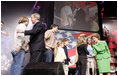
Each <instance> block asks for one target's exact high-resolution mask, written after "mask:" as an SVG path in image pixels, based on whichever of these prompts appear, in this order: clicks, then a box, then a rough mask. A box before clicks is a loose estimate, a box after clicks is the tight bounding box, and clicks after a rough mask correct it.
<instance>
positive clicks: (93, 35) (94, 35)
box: [91, 33, 100, 40]
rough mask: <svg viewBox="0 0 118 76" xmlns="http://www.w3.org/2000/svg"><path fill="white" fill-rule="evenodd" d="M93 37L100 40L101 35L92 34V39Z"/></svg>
mask: <svg viewBox="0 0 118 76" xmlns="http://www.w3.org/2000/svg"><path fill="white" fill-rule="evenodd" d="M93 37H96V38H98V40H100V35H99V34H98V33H94V34H92V37H91V38H93Z"/></svg>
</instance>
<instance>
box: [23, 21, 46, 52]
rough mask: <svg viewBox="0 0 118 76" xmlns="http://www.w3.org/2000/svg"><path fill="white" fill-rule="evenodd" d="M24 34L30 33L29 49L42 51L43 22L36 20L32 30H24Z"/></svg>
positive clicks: (43, 45) (43, 48) (43, 46)
mask: <svg viewBox="0 0 118 76" xmlns="http://www.w3.org/2000/svg"><path fill="white" fill-rule="evenodd" d="M24 33H25V35H30V42H29V46H30V51H44V50H45V44H44V33H45V28H44V26H43V24H41V23H40V22H37V23H36V24H35V25H34V26H33V28H32V30H26V31H25V32H24Z"/></svg>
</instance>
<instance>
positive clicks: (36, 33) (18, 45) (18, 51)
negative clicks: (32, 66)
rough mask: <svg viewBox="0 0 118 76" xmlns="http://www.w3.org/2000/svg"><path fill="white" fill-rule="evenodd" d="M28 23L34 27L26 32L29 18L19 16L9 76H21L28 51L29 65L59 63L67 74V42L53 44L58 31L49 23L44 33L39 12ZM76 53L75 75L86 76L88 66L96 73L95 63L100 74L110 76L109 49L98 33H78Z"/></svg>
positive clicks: (61, 41)
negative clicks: (87, 35) (89, 34)
mask: <svg viewBox="0 0 118 76" xmlns="http://www.w3.org/2000/svg"><path fill="white" fill-rule="evenodd" d="M31 21H32V23H33V24H34V26H33V28H32V29H31V30H26V27H27V26H28V24H29V19H28V18H27V17H25V16H22V17H20V18H19V20H18V25H17V27H16V29H15V35H14V45H13V49H12V52H11V54H12V56H13V62H12V64H11V70H10V71H11V75H20V74H22V71H23V68H24V59H25V54H26V53H27V52H30V61H29V63H38V62H61V63H62V64H63V69H64V73H65V75H68V72H69V68H68V65H69V62H70V63H72V61H71V59H70V58H69V57H68V49H67V46H68V45H69V41H70V40H69V39H68V38H63V39H62V40H60V41H58V42H57V43H56V40H55V32H57V31H58V28H59V26H58V25H56V24H52V25H51V29H49V30H45V27H44V25H43V24H41V22H40V14H38V13H33V14H32V15H31ZM1 33H2V31H1ZM27 35H29V36H30V39H28V37H27ZM92 41H94V42H95V44H92ZM77 54H78V59H77V62H76V72H78V73H76V74H79V75H85V74H89V64H91V65H92V72H93V74H95V70H96V66H95V65H96V64H95V63H97V66H98V70H99V73H100V75H102V74H103V73H107V74H110V52H109V48H108V46H107V44H106V42H105V41H101V40H100V36H99V34H97V33H95V34H92V35H91V36H90V37H86V35H85V34H81V35H80V36H79V38H78V41H77ZM95 58H96V60H95ZM96 61H97V62H96ZM93 65H94V66H93ZM78 70H79V71H78Z"/></svg>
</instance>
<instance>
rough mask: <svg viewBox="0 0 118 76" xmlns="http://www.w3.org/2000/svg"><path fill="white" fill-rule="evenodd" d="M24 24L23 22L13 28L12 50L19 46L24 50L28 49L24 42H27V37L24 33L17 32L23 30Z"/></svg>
mask: <svg viewBox="0 0 118 76" xmlns="http://www.w3.org/2000/svg"><path fill="white" fill-rule="evenodd" d="M25 29H26V26H25V25H24V24H19V25H17V27H16V29H15V35H14V44H13V50H16V49H17V48H19V47H21V48H23V49H24V50H25V51H27V50H28V48H27V46H26V44H27V42H28V37H27V36H25V35H24V33H17V31H18V30H22V31H25Z"/></svg>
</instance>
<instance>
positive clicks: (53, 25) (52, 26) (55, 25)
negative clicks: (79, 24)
mask: <svg viewBox="0 0 118 76" xmlns="http://www.w3.org/2000/svg"><path fill="white" fill-rule="evenodd" d="M55 27H59V26H58V25H57V24H52V25H51V29H52V28H55Z"/></svg>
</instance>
